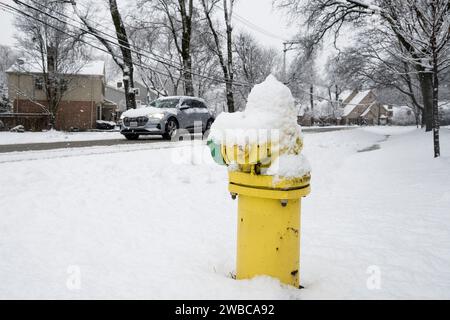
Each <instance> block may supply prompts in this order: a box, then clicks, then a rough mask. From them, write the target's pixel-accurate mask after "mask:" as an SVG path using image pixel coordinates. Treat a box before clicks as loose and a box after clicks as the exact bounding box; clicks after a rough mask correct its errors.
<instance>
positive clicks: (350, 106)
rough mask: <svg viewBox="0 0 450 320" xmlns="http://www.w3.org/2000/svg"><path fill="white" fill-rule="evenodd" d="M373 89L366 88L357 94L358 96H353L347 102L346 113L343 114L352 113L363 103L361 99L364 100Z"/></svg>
mask: <svg viewBox="0 0 450 320" xmlns="http://www.w3.org/2000/svg"><path fill="white" fill-rule="evenodd" d="M371 91H372V90H364V91H360V92H358V93H357V94H356V96H354V97H353V99H352V100H350V101H349V102H347V103H346V106H345V108H344V113H343V116H344V117H346V116H348V115H349V114H350V113H352V111H353V110H354V109H355V108H356V107H357V106H358V105H359V104H360V103H361V101H363V100H364V98H365V97H367V95H368V94H369V93H370V92H371Z"/></svg>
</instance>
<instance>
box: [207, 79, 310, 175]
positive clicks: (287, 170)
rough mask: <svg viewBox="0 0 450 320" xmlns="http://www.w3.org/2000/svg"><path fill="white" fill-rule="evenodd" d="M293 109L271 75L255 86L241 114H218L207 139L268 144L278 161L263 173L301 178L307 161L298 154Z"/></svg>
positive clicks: (299, 137) (282, 87)
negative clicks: (275, 152) (276, 149)
mask: <svg viewBox="0 0 450 320" xmlns="http://www.w3.org/2000/svg"><path fill="white" fill-rule="evenodd" d="M297 113H298V110H297V106H296V105H295V101H294V98H293V96H292V93H291V91H290V90H289V88H288V87H286V86H285V85H284V84H282V83H281V82H280V81H278V80H277V79H276V78H275V77H274V76H273V75H269V76H268V77H267V79H266V80H265V81H264V82H262V83H260V84H258V85H256V86H255V87H254V88H253V89H252V91H251V92H250V94H249V96H248V102H247V106H246V108H245V111H243V112H235V113H225V112H223V113H221V114H220V115H219V116H218V117H217V119H216V121H215V122H214V124H213V125H212V127H211V133H210V139H212V140H213V141H214V142H215V143H217V144H222V145H227V146H233V145H238V146H241V147H244V146H248V145H253V144H256V143H258V144H264V143H267V142H269V141H271V143H272V146H273V145H276V146H277V147H279V150H280V154H281V155H280V158H279V159H274V162H273V163H272V166H271V167H270V168H269V170H268V171H267V172H266V173H264V172H263V174H271V175H280V176H284V175H283V174H288V176H302V175H304V174H305V172H309V169H310V168H309V164H308V163H307V160H306V159H305V158H304V157H302V156H301V155H300V150H299V149H300V148H299V142H300V143H301V141H302V139H303V138H302V132H301V127H300V126H299V125H298V124H297Z"/></svg>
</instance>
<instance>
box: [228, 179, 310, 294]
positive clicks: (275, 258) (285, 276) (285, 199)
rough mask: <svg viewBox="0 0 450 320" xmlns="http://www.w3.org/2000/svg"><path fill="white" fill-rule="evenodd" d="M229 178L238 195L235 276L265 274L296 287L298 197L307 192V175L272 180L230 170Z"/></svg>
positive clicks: (299, 201) (231, 188) (297, 279)
mask: <svg viewBox="0 0 450 320" xmlns="http://www.w3.org/2000/svg"><path fill="white" fill-rule="evenodd" d="M229 178H230V184H229V190H230V192H232V193H235V194H237V195H238V196H239V200H238V202H239V203H238V238H237V259H236V260H237V266H236V278H237V279H250V278H253V277H255V276H258V275H268V276H272V277H275V278H278V279H279V280H280V281H281V282H282V283H285V284H289V285H292V286H295V287H297V288H298V287H299V283H300V272H299V270H300V210H301V197H304V196H306V195H307V194H309V192H310V186H309V181H310V177H309V176H305V177H302V178H295V179H292V180H286V179H284V180H281V181H279V182H277V183H274V182H273V177H271V176H258V175H252V174H248V173H243V172H230V174H229ZM283 203H284V204H285V205H283Z"/></svg>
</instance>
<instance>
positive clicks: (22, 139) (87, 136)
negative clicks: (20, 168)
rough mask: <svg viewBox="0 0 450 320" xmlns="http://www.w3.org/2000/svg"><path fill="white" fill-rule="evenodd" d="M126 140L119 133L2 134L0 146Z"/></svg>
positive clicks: (46, 132)
mask: <svg viewBox="0 0 450 320" xmlns="http://www.w3.org/2000/svg"><path fill="white" fill-rule="evenodd" d="M111 139H125V138H124V137H123V136H122V135H121V134H120V133H119V132H117V131H111V132H64V131H56V130H50V131H45V132H22V133H20V132H0V145H6V144H23V143H48V142H65V141H67V142H71V141H92V140H111Z"/></svg>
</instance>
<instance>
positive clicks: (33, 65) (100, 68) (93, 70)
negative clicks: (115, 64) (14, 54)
mask: <svg viewBox="0 0 450 320" xmlns="http://www.w3.org/2000/svg"><path fill="white" fill-rule="evenodd" d="M80 63H81V62H80ZM42 69H43V68H42V65H41V64H40V63H37V62H34V61H25V62H24V63H23V64H18V63H17V62H16V63H14V64H13V65H12V66H11V67H10V68H9V69H8V70H7V71H6V72H7V73H42ZM104 70H105V62H104V61H90V62H88V63H86V64H84V65H83V66H81V67H80V68H74V69H73V70H67V71H63V72H62V73H63V74H77V75H85V76H103V75H104Z"/></svg>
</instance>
